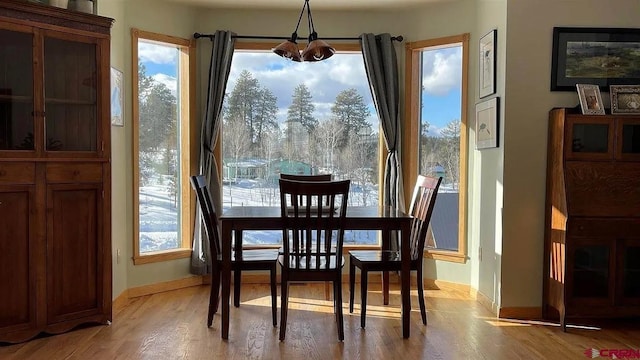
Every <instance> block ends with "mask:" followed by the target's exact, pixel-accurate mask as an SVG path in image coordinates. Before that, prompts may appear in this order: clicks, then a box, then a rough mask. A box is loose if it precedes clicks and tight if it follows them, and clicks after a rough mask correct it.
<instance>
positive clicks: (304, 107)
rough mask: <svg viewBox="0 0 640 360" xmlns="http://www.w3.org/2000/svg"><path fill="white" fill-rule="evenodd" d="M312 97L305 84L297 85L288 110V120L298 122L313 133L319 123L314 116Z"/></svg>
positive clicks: (308, 131)
mask: <svg viewBox="0 0 640 360" xmlns="http://www.w3.org/2000/svg"><path fill="white" fill-rule="evenodd" d="M311 100H312V97H311V93H310V92H309V89H308V88H307V86H306V85H305V84H300V85H298V86H296V88H295V89H294V90H293V95H292V97H291V105H290V106H289V110H288V111H287V122H298V123H300V124H301V125H302V126H303V127H304V128H305V129H306V130H307V133H309V134H310V133H311V132H312V131H313V129H315V128H316V126H317V125H318V120H316V118H314V117H313V112H314V111H315V106H314V105H313V103H312V102H311Z"/></svg>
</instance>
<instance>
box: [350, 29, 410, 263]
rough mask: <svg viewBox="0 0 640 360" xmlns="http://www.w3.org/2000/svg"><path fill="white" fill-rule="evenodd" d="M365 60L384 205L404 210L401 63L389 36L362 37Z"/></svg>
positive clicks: (394, 239)
mask: <svg viewBox="0 0 640 360" xmlns="http://www.w3.org/2000/svg"><path fill="white" fill-rule="evenodd" d="M360 41H361V44H362V56H363V57H364V66H365V70H366V72H367V77H368V79H369V86H370V88H371V94H372V95H373V102H374V105H375V107H376V112H377V113H378V118H379V119H380V124H381V127H382V132H383V135H384V140H385V144H386V146H387V159H386V162H385V167H384V184H383V185H384V186H383V201H384V205H387V206H393V207H395V208H397V209H399V210H402V211H404V210H405V204H404V194H403V187H402V164H401V162H400V134H401V131H400V129H401V123H400V112H399V109H400V104H399V90H398V89H399V84H398V60H397V57H396V50H395V48H394V47H393V40H392V39H391V35H390V34H379V35H374V34H362V35H360ZM392 236H393V237H392V239H391V243H390V246H391V249H392V250H398V249H399V246H398V238H397V234H392Z"/></svg>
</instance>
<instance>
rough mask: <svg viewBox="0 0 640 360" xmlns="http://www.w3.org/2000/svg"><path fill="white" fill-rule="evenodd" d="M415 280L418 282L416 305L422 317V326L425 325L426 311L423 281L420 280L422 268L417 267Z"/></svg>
mask: <svg viewBox="0 0 640 360" xmlns="http://www.w3.org/2000/svg"><path fill="white" fill-rule="evenodd" d="M416 279H417V281H418V303H419V304H420V315H422V324H424V325H427V309H426V308H425V305H424V289H423V287H424V280H423V279H422V266H418V270H417V274H416Z"/></svg>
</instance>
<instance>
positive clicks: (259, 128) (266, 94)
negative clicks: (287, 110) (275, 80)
mask: <svg viewBox="0 0 640 360" xmlns="http://www.w3.org/2000/svg"><path fill="white" fill-rule="evenodd" d="M256 103H257V104H256V116H255V120H254V122H253V123H254V124H255V127H256V128H255V129H254V133H255V135H256V138H255V144H256V145H258V147H261V146H262V143H263V141H264V138H265V134H266V133H267V132H270V131H272V130H277V129H278V120H277V118H276V116H277V114H278V98H277V97H276V96H275V95H274V94H273V92H271V90H269V89H267V88H262V89H260V91H259V93H258V98H257V99H256Z"/></svg>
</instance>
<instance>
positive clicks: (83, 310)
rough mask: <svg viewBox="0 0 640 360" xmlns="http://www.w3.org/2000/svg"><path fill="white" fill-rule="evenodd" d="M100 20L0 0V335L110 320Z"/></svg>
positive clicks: (106, 108)
mask: <svg viewBox="0 0 640 360" xmlns="http://www.w3.org/2000/svg"><path fill="white" fill-rule="evenodd" d="M111 25H112V19H108V18H104V17H100V16H96V15H93V14H84V13H79V12H74V11H70V10H66V9H59V8H56V7H50V6H45V5H40V4H32V3H28V2H19V1H12V0H3V1H1V2H0V342H20V341H25V340H28V339H30V338H32V337H34V336H36V335H37V334H39V333H41V332H46V333H60V332H64V331H67V330H70V329H72V328H73V327H75V326H77V325H79V324H82V323H102V324H106V323H108V322H109V321H110V320H111V195H110V192H111V180H110V179H111V165H110V119H109V118H110V84H109V82H110V65H109V57H110V53H109V52H110V30H111Z"/></svg>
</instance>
